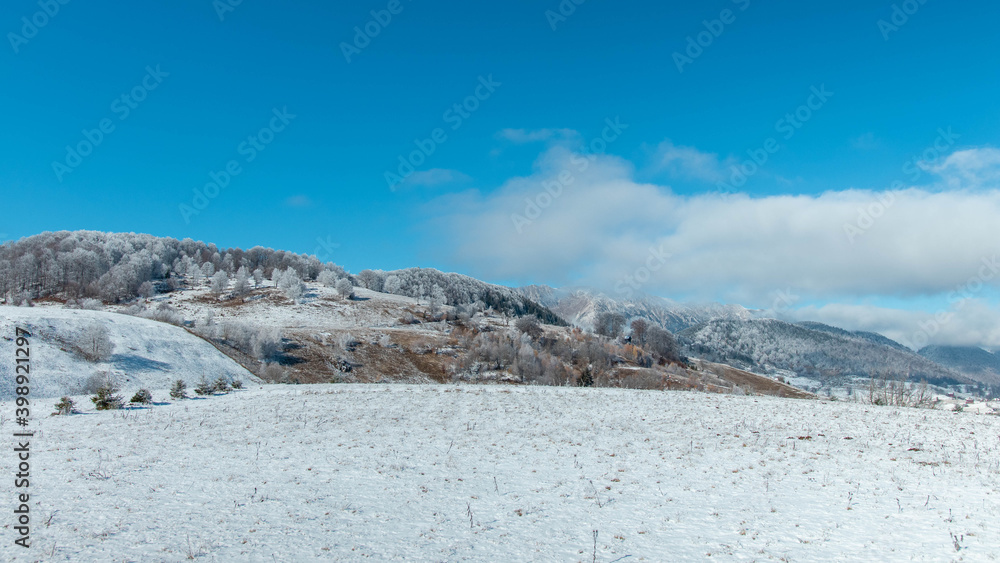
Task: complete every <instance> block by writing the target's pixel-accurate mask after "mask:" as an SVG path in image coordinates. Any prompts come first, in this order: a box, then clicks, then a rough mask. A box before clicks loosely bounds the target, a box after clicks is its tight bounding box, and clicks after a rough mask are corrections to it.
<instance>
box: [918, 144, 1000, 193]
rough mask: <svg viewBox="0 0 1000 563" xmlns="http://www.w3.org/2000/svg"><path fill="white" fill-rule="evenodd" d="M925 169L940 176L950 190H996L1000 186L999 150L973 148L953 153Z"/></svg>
mask: <svg viewBox="0 0 1000 563" xmlns="http://www.w3.org/2000/svg"><path fill="white" fill-rule="evenodd" d="M927 168H928V170H930V171H931V172H934V173H935V174H938V175H940V176H941V177H942V178H943V179H944V181H945V183H946V185H947V187H949V188H951V189H957V188H973V189H978V188H984V187H992V188H996V187H998V184H1000V150H998V149H994V148H974V149H966V150H961V151H955V152H953V153H951V154H950V155H948V157H947V158H945V159H944V160H943V161H942V162H940V163H939V164H935V165H930V166H928V167H927Z"/></svg>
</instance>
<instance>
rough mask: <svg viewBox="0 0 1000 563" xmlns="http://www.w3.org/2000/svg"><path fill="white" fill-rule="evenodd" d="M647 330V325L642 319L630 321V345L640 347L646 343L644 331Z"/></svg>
mask: <svg viewBox="0 0 1000 563" xmlns="http://www.w3.org/2000/svg"><path fill="white" fill-rule="evenodd" d="M648 328H649V323H647V322H646V321H645V320H643V319H635V320H634V321H632V343H633V344H639V345H640V346H641V345H642V344H644V343H645V342H646V329H648Z"/></svg>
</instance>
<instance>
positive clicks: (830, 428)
mask: <svg viewBox="0 0 1000 563" xmlns="http://www.w3.org/2000/svg"><path fill="white" fill-rule="evenodd" d="M154 398H155V399H157V400H162V399H163V398H164V394H162V393H154ZM81 399H82V398H81ZM79 402H81V403H82V402H86V401H84V400H81V401H79ZM0 407H2V408H3V409H4V412H11V410H12V405H11V403H9V402H7V403H4V404H3V405H0ZM36 421H37V422H36V423H35V428H36V436H44V440H41V439H39V440H38V441H37V442H36V443H35V449H33V450H32V452H31V462H32V470H33V477H34V478H33V479H32V483H31V486H32V493H33V494H32V501H33V502H32V506H31V510H32V514H33V516H34V518H35V520H34V521H35V522H37V523H38V525H37V526H35V527H33V528H32V532H33V539H34V542H35V544H34V545H35V547H36V549H32V550H31V551H30V552H29V551H28V550H24V549H22V548H20V547H18V546H15V545H13V542H12V541H9V540H8V541H5V542H3V543H2V544H0V560H4V561H12V562H20V561H26V562H28V561H37V560H44V561H112V560H115V561H123V560H124V561H166V562H180V561H188V560H190V559H194V560H195V561H321V560H333V561H360V560H371V561H417V560H420V561H497V560H502V561H586V562H588V563H589V562H591V561H602V562H605V563H610V562H611V561H615V560H618V561H701V560H709V559H711V560H715V559H720V560H723V561H731V560H747V561H750V560H757V561H835V560H850V561H951V560H964V561H992V560H995V559H997V558H998V557H1000V542H998V540H997V535H996V531H995V525H996V522H997V521H998V519H1000V493H998V492H997V487H996V477H997V471H998V469H997V463H996V460H997V459H1000V444H998V442H997V439H996V436H997V435H1000V418H997V417H992V416H977V415H973V414H969V413H959V414H953V413H949V412H942V411H933V410H922V409H920V410H918V409H907V408H900V409H897V408H890V407H869V406H863V405H858V404H853V403H845V402H821V401H790V400H782V399H776V398H769V397H736V396H731V395H707V394H702V393H676V392H660V391H657V392H652V391H633V390H626V389H578V388H552V387H511V386H468V385H458V386H456V385H337V386H328V385H303V386H282V385H268V386H263V387H262V388H257V387H254V388H251V389H248V390H244V391H240V392H236V393H231V394H229V395H226V396H217V397H209V398H207V399H206V400H196V401H185V402H181V403H173V404H170V405H164V406H158V407H155V408H152V409H148V410H137V411H132V412H130V413H128V416H122V413H110V412H102V413H94V412H93V411H92V410H88V412H87V413H86V414H83V415H76V416H69V417H39V418H37V419H36ZM13 428H14V425H13V422H12V421H11V420H10V419H9V418H7V419H6V420H5V421H3V422H0V431H2V432H4V433H7V435H9V433H10V432H11V431H12V429H13ZM13 483H14V480H13V479H4V480H3V481H2V483H0V494H2V495H3V496H4V498H8V499H12V498H14V489H13ZM43 523H44V525H43ZM595 531H596V537H595ZM11 533H13V532H11ZM42 554H44V555H42ZM623 558H624V559H623Z"/></svg>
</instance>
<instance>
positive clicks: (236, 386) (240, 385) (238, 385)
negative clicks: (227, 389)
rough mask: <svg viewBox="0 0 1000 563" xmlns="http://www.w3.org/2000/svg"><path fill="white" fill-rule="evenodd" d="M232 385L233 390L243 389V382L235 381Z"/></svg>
mask: <svg viewBox="0 0 1000 563" xmlns="http://www.w3.org/2000/svg"><path fill="white" fill-rule="evenodd" d="M232 385H233V389H243V381H242V380H240V379H234V380H233V383H232Z"/></svg>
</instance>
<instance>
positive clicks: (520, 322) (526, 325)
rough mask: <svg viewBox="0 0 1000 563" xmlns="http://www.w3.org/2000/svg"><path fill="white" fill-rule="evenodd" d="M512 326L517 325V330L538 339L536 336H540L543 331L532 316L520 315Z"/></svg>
mask: <svg viewBox="0 0 1000 563" xmlns="http://www.w3.org/2000/svg"><path fill="white" fill-rule="evenodd" d="M514 326H515V327H517V330H519V331H521V332H523V333H524V334H527V335H528V336H530V337H531V338H532V339H538V337H539V336H541V335H542V332H543V331H542V327H541V325H539V324H538V319H537V318H535V317H533V316H531V317H521V318H519V319H517V322H515V323H514Z"/></svg>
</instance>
